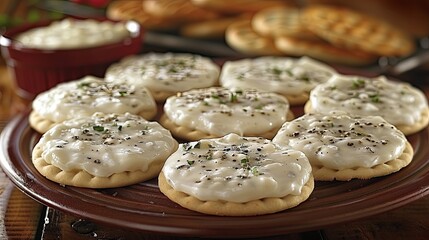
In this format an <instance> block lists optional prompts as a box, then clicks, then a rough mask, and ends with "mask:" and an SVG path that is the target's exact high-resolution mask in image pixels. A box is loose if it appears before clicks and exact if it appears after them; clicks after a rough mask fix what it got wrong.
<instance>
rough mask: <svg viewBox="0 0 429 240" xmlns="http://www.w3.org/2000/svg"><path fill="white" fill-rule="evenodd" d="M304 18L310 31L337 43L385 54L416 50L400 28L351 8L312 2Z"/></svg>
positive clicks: (408, 52)
mask: <svg viewBox="0 0 429 240" xmlns="http://www.w3.org/2000/svg"><path fill="white" fill-rule="evenodd" d="M303 19H304V22H305V25H306V26H307V28H308V29H309V30H310V31H312V32H313V33H315V34H316V35H318V36H320V37H321V38H323V39H325V40H327V41H329V42H331V43H332V44H334V45H336V46H340V47H347V48H351V49H360V50H363V51H367V52H371V53H374V54H378V55H382V56H407V55H410V54H411V53H412V52H413V51H414V50H415V44H414V41H413V39H412V38H411V37H410V36H408V35H407V34H406V33H404V32H402V31H401V30H400V29H399V28H397V27H395V26H392V25H389V24H388V23H386V22H384V21H382V20H380V19H376V18H372V17H370V16H368V15H365V14H362V13H360V12H357V11H353V10H351V9H347V8H343V7H335V6H328V5H311V6H308V7H306V8H305V9H304V11H303Z"/></svg>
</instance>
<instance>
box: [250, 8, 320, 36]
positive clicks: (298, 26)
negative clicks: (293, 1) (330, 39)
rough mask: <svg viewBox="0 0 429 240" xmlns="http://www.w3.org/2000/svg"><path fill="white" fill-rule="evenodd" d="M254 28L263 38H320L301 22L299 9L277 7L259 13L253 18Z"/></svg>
mask: <svg viewBox="0 0 429 240" xmlns="http://www.w3.org/2000/svg"><path fill="white" fill-rule="evenodd" d="M252 27H253V29H254V30H255V31H256V32H257V33H259V34H261V35H263V36H270V37H278V36H290V37H297V38H302V39H317V38H318V37H317V35H315V34H314V33H312V32H311V31H309V30H308V29H307V27H306V25H305V24H304V23H303V21H302V20H301V9H299V8H293V7H277V8H269V9H264V10H262V11H259V12H258V13H256V14H255V15H254V16H253V18H252Z"/></svg>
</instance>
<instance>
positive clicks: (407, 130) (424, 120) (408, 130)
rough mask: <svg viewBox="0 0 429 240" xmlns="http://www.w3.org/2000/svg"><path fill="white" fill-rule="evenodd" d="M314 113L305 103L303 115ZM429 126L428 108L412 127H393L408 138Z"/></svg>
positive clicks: (310, 105) (309, 104)
mask: <svg viewBox="0 0 429 240" xmlns="http://www.w3.org/2000/svg"><path fill="white" fill-rule="evenodd" d="M311 112H315V111H314V109H313V108H312V104H311V101H307V103H305V105H304V113H311ZM428 124H429V108H426V109H424V110H423V111H422V112H421V117H420V120H419V121H418V122H417V123H415V124H413V125H402V124H401V125H396V126H395V127H396V128H397V129H399V131H401V132H402V133H403V134H405V135H407V136H409V135H412V134H414V133H417V132H419V131H421V130H423V129H424V128H425V127H426V126H427V125H428Z"/></svg>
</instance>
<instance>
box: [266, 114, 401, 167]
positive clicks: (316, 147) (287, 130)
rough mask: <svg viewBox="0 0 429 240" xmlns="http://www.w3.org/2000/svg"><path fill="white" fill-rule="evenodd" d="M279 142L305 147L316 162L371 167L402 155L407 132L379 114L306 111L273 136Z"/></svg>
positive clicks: (310, 157) (294, 146)
mask: <svg viewBox="0 0 429 240" xmlns="http://www.w3.org/2000/svg"><path fill="white" fill-rule="evenodd" d="M273 142H274V143H276V144H278V145H283V146H290V147H292V148H293V149H296V150H299V151H302V152H304V153H305V155H306V156H307V157H308V159H309V160H310V162H311V164H312V165H313V166H325V167H328V168H331V169H338V170H342V169H350V168H356V167H366V168H370V167H373V166H375V165H378V164H382V163H385V162H387V161H390V160H393V159H396V158H398V157H399V156H400V155H401V154H402V152H403V151H404V149H405V143H406V142H407V139H406V138H405V136H404V134H403V133H402V132H400V131H399V130H398V129H396V128H395V127H394V126H393V125H391V124H389V123H388V122H386V121H385V120H384V119H383V118H381V117H379V116H367V117H351V116H348V115H346V114H345V113H344V112H342V113H339V112H333V113H332V115H323V114H305V115H303V116H302V117H299V118H297V119H295V120H293V121H291V122H286V123H284V124H283V126H282V128H281V129H280V131H279V132H278V133H277V135H276V136H275V137H274V138H273Z"/></svg>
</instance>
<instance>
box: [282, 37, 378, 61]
mask: <svg viewBox="0 0 429 240" xmlns="http://www.w3.org/2000/svg"><path fill="white" fill-rule="evenodd" d="M275 46H276V48H277V49H278V50H279V51H281V52H283V53H284V54H287V55H290V56H309V57H312V58H315V59H319V60H322V61H326V62H332V63H340V64H347V65H355V66H359V65H369V64H371V63H374V62H376V60H377V56H376V55H374V54H371V53H368V52H365V51H361V50H350V49H347V48H343V47H337V46H334V45H332V44H330V43H328V42H325V41H322V40H319V39H302V38H296V37H290V36H279V37H276V38H275Z"/></svg>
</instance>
